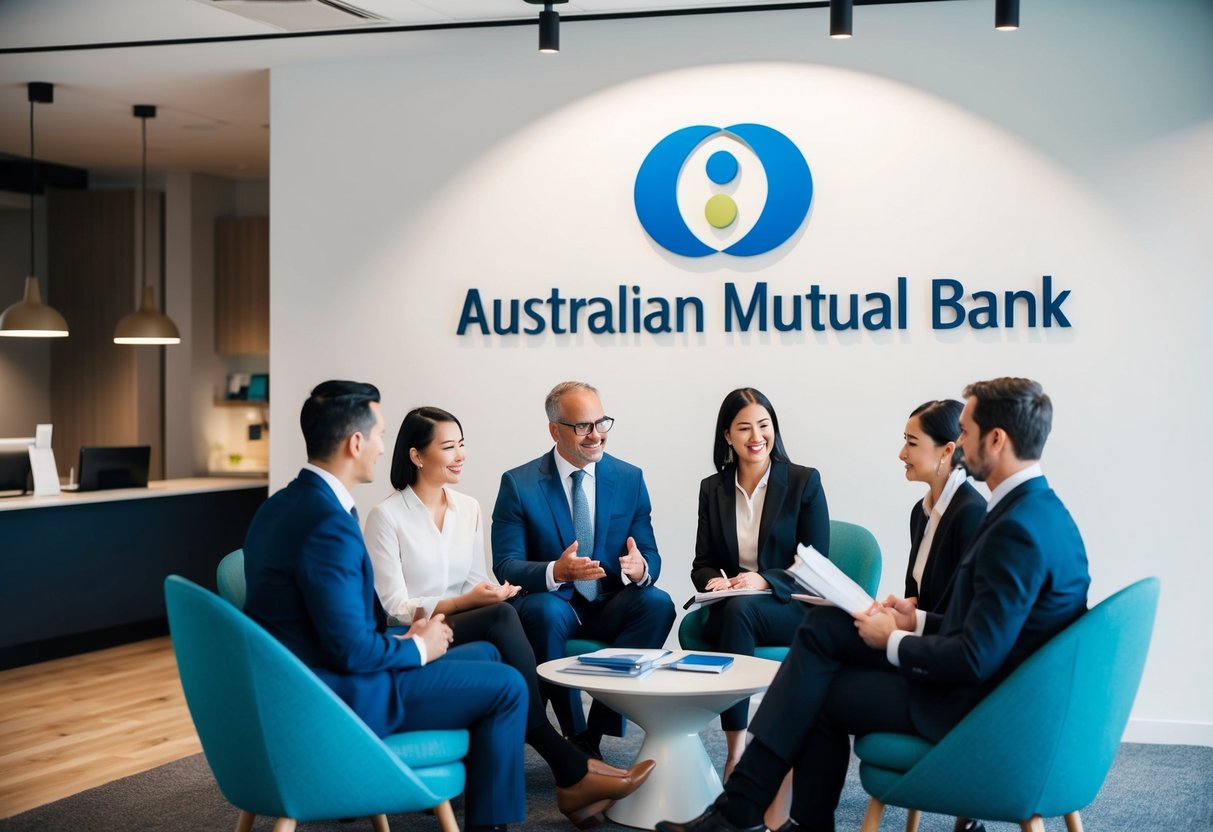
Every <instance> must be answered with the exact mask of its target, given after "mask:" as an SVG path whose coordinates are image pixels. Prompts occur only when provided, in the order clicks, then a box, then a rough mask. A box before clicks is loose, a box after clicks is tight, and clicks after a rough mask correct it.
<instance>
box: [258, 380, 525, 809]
mask: <svg viewBox="0 0 1213 832" xmlns="http://www.w3.org/2000/svg"><path fill="white" fill-rule="evenodd" d="M300 423H301V425H302V427H303V435H304V438H305V439H306V441H307V455H308V462H307V464H306V465H305V466H304V467H303V470H302V471H300V472H299V476H298V477H296V478H295V479H294V480H293V481H292V482H291V483H290V484H289V485H287V486H286V488H283V489H282V490H281V491H279V492H277V493H276V494H274V495H273V496H272V497H270V498H269V499H268V500H266V502H265V503H264V504H263V505H262V506H261V508H260V509H259V510H258V511H257V514H256V516H255V517H253V522H252V524H251V525H250V526H249V530H248V535H247V537H246V538H245V541H244V571H245V577H246V580H247V583H248V597H247V600H246V602H245V612H247V613H248V614H249V615H250V616H251V617H252V618H253V619H254V620H255V621H257V622H258V623H259V624H261V625H262V626H263V627H265V629H266V630H268V631H269V632H270V633H271V634H272V635H273V636H274V637H275V638H277V639H278V640H279V641H281V642H282V643H283V644H284V645H285V646H286V647H287V648H288V649H290V650H291V652H293V653H294V654H295V655H296V656H298V657H299V658H300V659H301V660H302V661H303V662H304V664H306V665H307V666H308V667H310V668H311V669H312V670H313V671H314V672H315V673H316V675H317V676H319V677H320V678H321V679H322V680H323V681H324V682H325V683H326V684H327V685H328V686H329V687H331V688H332V689H333V691H334V692H336V694H337V695H338V696H340V697H341V698H342V699H343V700H344V701H345V702H346V704H348V705H349V706H350V707H351V708H352V709H353V710H354V712H355V713H357V714H358V716H360V717H361V718H362V720H363V721H364V722H366V724H367V725H368V726H370V728H371V730H373V731H374V732H375V733H376V734H378V735H379V736H386V735H388V734H392V733H397V732H400V731H414V730H421V729H452V728H467V729H468V730H469V732H470V734H471V745H470V748H469V751H468V756H467V759H466V761H465V765H466V768H467V800H466V806H465V812H464V815H465V823H466V827H467V829H469V830H471V829H490V828H494V827H496V828H504V824H507V823H514V822H519V821H522V820H523V819H524V818H525V814H526V798H525V784H524V780H523V750H522V745H523V735H524V733H525V731H526V705H527V690H526V684H525V683H524V682H523V679H522V676H521V675H520V674H519V673H518V671H516V670H514V669H513V668H512V667H508V666H506V665H504V664H502V663H501V662H500V656H499V655H498V653H497V649H496V648H495V647H493V646H492V645H490V644H487V643H485V642H473V643H471V644H467V645H463V646H460V647H455V648H452V649H450V650H448V649H447V647H448V645H449V644H450V641H451V638H452V636H451V629H450V627H448V626H447V625H446V623H445V622H444V621H443V616H442V615H441V614H439V615H435V616H433V617H432V618H430V619H428V620H418V621H415V622H414V623H413V625H412V627H411V628H410V629H409V630H408V632H407V633H405V634H404V635H400V636H395V635H389V634H387V633H386V632H385V629H386V616H385V615H384V612H383V608H382V607H381V606H380V605H379V599H378V597H377V596H376V595H375V584H374V577H373V574H372V571H371V560H370V556H369V555H368V554H367V550H366V545H365V544H364V543H363V540H362V531H361V529H360V528H359V527H358V519H357V509H356V508H355V507H354V498H353V497H352V496H350V489H351V488H352V487H353V486H354V485H356V484H358V483H366V482H370V481H371V479H372V469H373V467H374V464H375V460H376V459H377V458H378V457H379V455H380V454H382V453H383V415H382V414H381V413H380V412H379V391H378V390H376V389H375V388H374V387H373V386H372V385H369V384H360V383H357V382H351V381H327V382H325V383H323V384H321V385H319V386H318V387H316V389H315V390H313V391H312V393H311V395H310V396H309V397H308V399H307V401H306V402H305V403H304V405H303V412H302V414H301V415H300Z"/></svg>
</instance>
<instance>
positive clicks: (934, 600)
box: [905, 482, 986, 612]
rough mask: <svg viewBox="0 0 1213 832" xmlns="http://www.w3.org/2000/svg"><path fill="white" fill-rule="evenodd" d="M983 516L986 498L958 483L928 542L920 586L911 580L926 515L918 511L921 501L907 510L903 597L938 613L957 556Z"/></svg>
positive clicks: (967, 484)
mask: <svg viewBox="0 0 1213 832" xmlns="http://www.w3.org/2000/svg"><path fill="white" fill-rule="evenodd" d="M985 516H986V498H985V497H983V496H981V493H980V492H978V490H977V489H976V488H974V487H973V486H972V485H970V484H969V483H968V482H964V483H961V485H960V488H958V489H956V493H955V494H953V495H952V501H951V502H949V503H948V508H947V511H945V512H944V513H943V517H941V518H939V527H938V528H937V529H935V537H933V538H932V539H931V549H930V551H928V552H927V565H926V566H925V567H924V568H923V570H922V585H921V586H920V585H919V584H918V583H917V582H915V580H914V560H915V559H916V558H917V557H918V547H919V545H920V544H921V543H922V536H923V535H924V534H926V531H927V516H926V515H925V514H923V511H922V500H919V501H918V502H916V503H915V504H914V506H913V507H912V508H911V509H910V562H909V563H907V564H906V594H905V597H907V598H917V599H918V608H919V609H920V610H922V611H924V612H939V611H940V610H941V609H942V608H943V604H944V601H945V600H946V598H947V597H948V595H950V594H951V588H952V575H954V574H955V573H956V566H957V564H959V563H960V556H961V555H963V554H964V551H965V549H967V548H969V544H970V543H972V542H973V535H975V534H976V533H977V526H978V525H979V524H980V523H981V520H982V518H983V517H985Z"/></svg>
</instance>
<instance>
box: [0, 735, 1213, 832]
mask: <svg viewBox="0 0 1213 832" xmlns="http://www.w3.org/2000/svg"><path fill="white" fill-rule="evenodd" d="M641 736H642V732H641V731H640V730H639V729H638V728H636V726H631V727H630V729H629V732H628V737H627V738H626V739H622V740H612V739H607V740H606V741H605V742H604V743H603V746H604V748H603V750H604V752H605V754H606V757H607V760H608V762H612V763H615V764H617V765H623V764H625V763H626V762H627V760H629V759H630V756H631V755H632V754H634V753H635V750H636V749H637V748H638V747H639V743H640V738H641ZM703 736H704V741H705V743H706V744H707V747H708V752H709V754H711V757H712V759H713V760H714V761H715V762H716V764H717V768H718V769H719V767H720V765H721V763H722V761H723V759H724V738H723V735H722V734H721V733H720V731H719V730H715V729H713V730H709V731H705V732H704V735H703ZM866 806H867V796H866V795H865V794H864V793H863V790H862V789H861V788H860V786H859V781H858V776H857V774H856V771H855V766H854V761H852V771H851V773H850V776H849V777H848V779H847V786H846V790H845V791H844V792H843V795H842V803H841V805H840V806H839V810H838V828H839V829H840V830H858V829H859V825H860V823H861V821H862V819H863V813H864V809H865V808H866ZM458 810H459V806H458V805H457V806H456V811H457V812H458ZM679 820H683V819H681V818H680V819H679ZM1083 821H1084V825H1085V827H1086V829H1087V830H1088V832H1152V830H1166V832H1180V830H1193V831H1194V832H1195V831H1196V830H1199V832H1213V748H1205V747H1201V746H1174V745H1170V746H1167V745H1137V744H1125V745H1122V746H1121V749H1120V754H1119V755H1118V756H1117V758H1116V763H1115V765H1114V766H1113V767H1112V772H1111V774H1110V775H1109V776H1108V779H1107V781H1106V782H1105V784H1104V788H1103V790H1102V791H1101V792H1100V793H1099V796H1098V797H1097V798H1096V800H1095V802H1094V803H1092V804H1091V805H1090V806H1089V807H1087V809H1085V810H1084V811H1083ZM391 822H392V828H393V829H395V830H397V832H400V830H409V832H437V830H438V824H437V822H436V821H435V820H434V818H433V816H431V815H420V814H418V815H401V816H397V817H392V818H391ZM904 823H905V813H904V812H903V811H902V810H899V809H892V808H891V809H889V810H888V812H887V813H886V815H885V820H884V823H883V824H882V827H883V828H884V829H885V830H901V829H904V828H905V827H904ZM235 824H236V810H235V809H233V808H232V807H231V806H230V805H228V803H227V802H226V801H225V800H224V799H223V797H222V795H220V793H219V789H218V787H217V786H216V785H215V781H214V778H213V777H212V776H211V773H210V769H209V768H208V767H207V765H206V760H205V758H204V757H203V756H202V755H201V754H198V755H195V756H193V757H187V758H186V759H184V760H178V761H177V762H175V763H169V764H168V765H164V766H161V767H159V768H157V769H153V770H152V771H148V772H144V773H143V774H136V775H134V776H132V777H127V778H124V779H122V780H118V781H116V782H113V783H109V784H106V785H104V786H99V787H97V788H95V789H90V790H88V791H86V792H82V793H80V794H77V795H73V796H72V797H69V798H66V799H64V800H60V801H57V802H55V803H51V804H49V805H47V806H42V807H39V808H37V809H33V810H31V811H28V812H25V813H23V814H20V815H17V816H16V817H12V818H8V819H6V820H0V832H57V830H64V832H68V831H69V830H70V832H110V830H113V832H153V830H156V832H159V830H174V832H202V830H206V831H207V832H211V830H215V831H216V832H225V831H226V830H231V829H234V828H235ZM524 825H525V827H526V829H528V830H551V832H571V830H572V829H573V826H572V825H571V824H569V823H568V822H567V821H566V820H565V819H564V817H563V816H562V815H561V814H560V813H559V812H558V811H556V807H555V803H554V793H553V786H552V779H551V775H550V774H549V773H548V771H547V769H546V768H545V767H544V765H543V763H542V761H541V760H540V759H539V758H538V757H537V756H536V755H535V754H534V753H533V752H531V751H530V750H529V749H528V750H527V822H526V823H525V824H524ZM271 827H272V822H271V820H269V819H266V818H258V820H257V822H256V824H255V825H254V827H253V828H254V830H259V832H265V830H269V829H271ZM1045 827H1046V829H1048V830H1061V829H1064V828H1065V825H1064V823H1062V822H1061V820H1060V819H1051V820H1047V821H1046V822H1045ZM299 828H300V829H301V830H302V832H362V830H369V829H370V822H369V821H367V820H358V821H355V822H352V823H341V822H339V821H333V822H327V823H307V824H301V825H300V827H299ZM623 828H624V827H617V826H611V825H608V826H607V827H604V829H606V830H610V829H623ZM987 828H988V829H989V830H990V832H996V830H998V832H1006V831H1007V830H1017V829H1018V826H1016V825H1013V824H994V823H991V824H987ZM920 829H921V830H922V832H950V830H951V829H952V821H951V819H950V818H943V817H938V816H931V815H925V816H924V817H923V822H922V825H921V827H920Z"/></svg>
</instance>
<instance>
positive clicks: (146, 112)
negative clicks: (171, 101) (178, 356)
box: [114, 104, 181, 344]
mask: <svg viewBox="0 0 1213 832" xmlns="http://www.w3.org/2000/svg"><path fill="white" fill-rule="evenodd" d="M132 113H133V114H134V116H135V118H137V119H139V121H140V122H141V123H142V127H143V163H142V175H141V178H140V180H139V217H140V219H141V220H142V222H143V232H142V240H141V242H142V243H143V245H142V246H141V251H140V261H141V267H142V278H141V282H142V284H143V299H142V302H141V303H140V305H139V308H138V309H137V310H135V311H134V312H132V313H131V314H129V315H127V316H126V317H125V318H123V319H122V320H120V321H118V326H116V327H115V328H114V343H115V344H180V343H181V334H180V333H179V332H178V331H177V325H176V324H175V323H173V321H172V319H171V318H170V317H169V316H168V315H164V314H161V312H160V310H159V309H158V308H157V307H156V295H155V292H154V291H153V290H152V287H151V285H150V284H149V283H148V282H147V120H148V119H149V118H155V117H156V108H155V107H154V106H153V105H151V104H136V105H135V106H134V108H133V109H132Z"/></svg>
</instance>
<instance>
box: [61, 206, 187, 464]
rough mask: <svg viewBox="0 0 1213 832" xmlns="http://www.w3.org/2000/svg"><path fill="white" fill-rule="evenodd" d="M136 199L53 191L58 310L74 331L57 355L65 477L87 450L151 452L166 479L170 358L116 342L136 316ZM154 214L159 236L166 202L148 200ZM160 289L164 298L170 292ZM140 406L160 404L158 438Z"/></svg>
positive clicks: (152, 268)
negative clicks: (165, 398) (124, 321)
mask: <svg viewBox="0 0 1213 832" xmlns="http://www.w3.org/2000/svg"><path fill="white" fill-rule="evenodd" d="M137 196H138V193H137V192H136V191H51V192H49V194H48V196H47V240H48V251H49V254H48V264H47V269H48V275H49V276H50V279H49V281H48V282H49V297H50V303H51V305H52V306H54V307H55V308H56V309H58V310H59V311H60V312H61V313H62V314H63V316H64V317H65V318H66V319H67V321H68V327H69V328H70V331H71V335H70V336H69V337H68V338H64V339H59V340H56V341H55V342H54V343H53V344H52V345H51V419H52V421H53V422H54V425H55V436H54V446H55V450H56V454H55V457H56V462H57V463H58V467H59V472H60V475H62V476H66V475H67V472H68V469H69V468H70V467H73V466H75V465H76V461H77V452H78V450H79V448H80V446H82V445H134V444H151V445H152V462H151V471H152V476H153V478H157V477H158V476H160V475H161V474H160V472H161V471H162V470H163V463H162V458H163V455H162V436H163V430H162V429H161V428H160V425H159V421H160V420H162V419H163V404H162V394H161V391H160V387H161V378H160V376H161V372H160V369H159V367H160V360H161V355H162V353H161V348H159V347H131V346H123V345H119V344H115V343H114V342H113V336H114V327H115V326H116V325H117V323H118V320H119V319H120V318H122V316H124V315H126V314H128V313H130V312H132V311H134V309H135V306H136V289H137V286H138V285H139V275H138V273H137V271H136V269H137V268H138V264H139V263H138V259H137V256H136V255H137V249H138V242H139V237H138V233H139V226H138V224H137V220H138V213H137V210H136V200H137ZM148 205H149V211H150V213H149V216H148V233H149V234H156V235H159V233H160V232H159V229H160V227H161V223H160V213H161V199H160V194H157V193H151V194H148ZM150 250H152V251H159V247H158V246H152V247H150ZM160 272H161V270H160V269H159V267H158V264H149V267H148V274H149V275H155V276H158V275H159V274H160ZM152 280H153V283H154V285H156V287H157V297H158V298H159V297H161V293H162V287H161V286H160V285H159V281H158V280H155V279H154V278H152ZM148 351H154V352H153V353H149V352H148ZM149 362H150V363H151V364H152V366H151V367H150V368H149V366H148V365H149ZM141 366H142V370H141ZM141 400H143V401H145V402H146V401H152V402H153V403H154V410H155V414H154V415H155V420H156V422H157V424H156V425H155V426H153V427H152V428H151V429H150V430H149V427H148V426H147V424H146V418H144V423H143V424H141V423H140V416H141V414H140V408H139V402H140V401H141ZM146 413H147V409H146V408H144V411H143V415H144V416H145V417H146Z"/></svg>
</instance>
